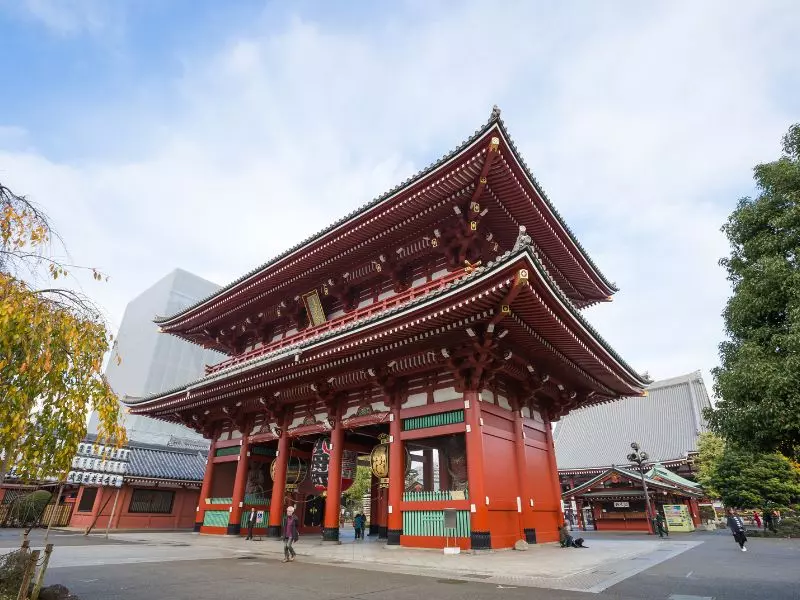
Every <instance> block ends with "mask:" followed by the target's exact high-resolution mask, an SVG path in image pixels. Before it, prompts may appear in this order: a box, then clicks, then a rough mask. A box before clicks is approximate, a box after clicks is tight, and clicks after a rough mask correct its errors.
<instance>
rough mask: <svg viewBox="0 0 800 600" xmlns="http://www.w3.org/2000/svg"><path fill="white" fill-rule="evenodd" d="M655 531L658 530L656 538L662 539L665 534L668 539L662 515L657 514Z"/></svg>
mask: <svg viewBox="0 0 800 600" xmlns="http://www.w3.org/2000/svg"><path fill="white" fill-rule="evenodd" d="M656 529H657V530H658V537H662V538H663V537H664V534H667V537H669V531H668V530H667V521H666V519H665V518H664V515H662V514H661V513H658V514H657V515H656Z"/></svg>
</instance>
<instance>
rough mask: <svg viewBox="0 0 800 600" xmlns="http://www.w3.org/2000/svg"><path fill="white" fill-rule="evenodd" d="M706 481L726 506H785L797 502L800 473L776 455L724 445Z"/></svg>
mask: <svg viewBox="0 0 800 600" xmlns="http://www.w3.org/2000/svg"><path fill="white" fill-rule="evenodd" d="M708 481H709V484H710V485H711V487H713V489H715V490H717V491H718V492H719V496H720V498H721V499H722V502H723V503H724V504H725V505H726V506H734V507H737V508H763V507H765V506H783V507H786V506H789V505H791V504H794V503H796V502H798V501H800V470H798V468H797V466H796V465H795V464H793V463H792V461H790V460H789V459H788V458H786V457H785V456H783V455H781V454H778V453H777V452H772V453H753V452H748V451H746V450H741V449H737V448H735V447H731V446H726V447H725V450H724V451H723V453H722V456H721V457H720V459H719V462H718V463H717V465H716V468H714V470H713V472H712V473H711V474H710V477H709V480H708Z"/></svg>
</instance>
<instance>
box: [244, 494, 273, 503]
mask: <svg viewBox="0 0 800 600" xmlns="http://www.w3.org/2000/svg"><path fill="white" fill-rule="evenodd" d="M244 503H245V504H266V505H267V506H269V498H268V497H266V496H259V495H257V494H247V496H245V497H244Z"/></svg>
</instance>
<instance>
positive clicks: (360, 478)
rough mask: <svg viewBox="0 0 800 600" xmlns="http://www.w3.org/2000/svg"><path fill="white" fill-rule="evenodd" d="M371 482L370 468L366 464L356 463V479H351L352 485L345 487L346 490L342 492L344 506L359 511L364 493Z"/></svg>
mask: <svg viewBox="0 0 800 600" xmlns="http://www.w3.org/2000/svg"><path fill="white" fill-rule="evenodd" d="M371 483H372V469H371V468H370V467H368V466H366V465H358V466H357V467H356V479H355V481H353V485H351V486H350V487H349V488H347V491H346V492H345V493H344V494H342V496H343V498H344V505H345V507H347V508H348V509H349V510H351V511H361V510H362V509H363V508H364V507H363V502H364V495H365V494H367V493H368V492H369V487H370V484H371Z"/></svg>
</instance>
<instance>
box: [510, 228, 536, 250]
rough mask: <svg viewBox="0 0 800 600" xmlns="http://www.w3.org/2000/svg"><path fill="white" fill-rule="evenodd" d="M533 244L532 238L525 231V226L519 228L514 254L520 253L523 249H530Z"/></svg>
mask: <svg viewBox="0 0 800 600" xmlns="http://www.w3.org/2000/svg"><path fill="white" fill-rule="evenodd" d="M532 244H533V240H532V239H531V236H529V235H528V234H527V230H526V229H525V225H520V226H519V234H518V235H517V241H516V242H514V250H513V252H519V251H520V250H522V249H523V248H530V247H531V245H532Z"/></svg>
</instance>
